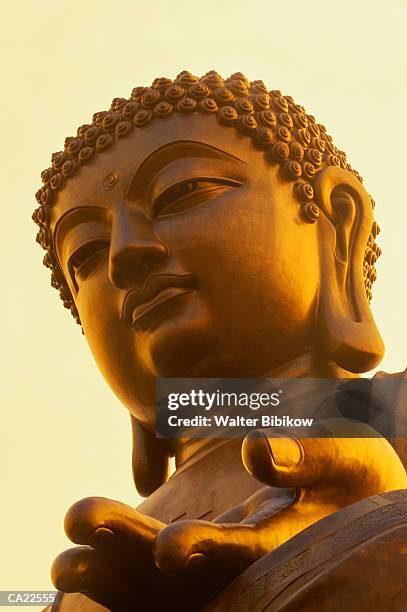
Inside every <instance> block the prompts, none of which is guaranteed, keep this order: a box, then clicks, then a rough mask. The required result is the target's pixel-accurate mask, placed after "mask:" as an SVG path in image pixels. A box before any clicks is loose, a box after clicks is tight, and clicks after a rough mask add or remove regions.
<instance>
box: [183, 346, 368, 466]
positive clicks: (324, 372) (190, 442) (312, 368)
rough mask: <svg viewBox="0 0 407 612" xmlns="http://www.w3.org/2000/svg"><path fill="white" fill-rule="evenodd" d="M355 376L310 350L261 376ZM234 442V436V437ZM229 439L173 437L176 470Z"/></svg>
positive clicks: (229, 440)
mask: <svg viewBox="0 0 407 612" xmlns="http://www.w3.org/2000/svg"><path fill="white" fill-rule="evenodd" d="M305 377H306V378H317V379H318V378H336V379H343V378H355V377H357V374H353V373H352V372H348V371H347V370H343V369H342V368H340V367H339V366H337V365H336V364H334V363H322V362H321V361H318V362H316V360H315V357H314V355H313V353H312V352H309V353H305V354H303V355H301V356H300V357H296V358H295V359H293V360H291V361H289V362H288V363H285V364H283V365H281V366H279V367H278V368H274V369H273V370H270V371H268V372H266V373H265V374H264V375H263V376H262V377H261V378H284V379H293V380H295V379H298V378H305ZM234 441H235V443H236V438H235V439H234ZM231 442H232V440H231V439H225V438H220V437H219V438H216V437H210V438H199V439H198V438H197V439H194V438H193V439H185V438H182V439H174V440H173V444H172V448H173V454H174V456H175V464H176V468H177V470H178V469H179V468H180V467H181V466H185V464H186V463H189V462H190V461H191V460H194V461H195V460H196V459H198V458H202V457H204V456H205V455H207V454H208V453H210V452H211V451H213V450H214V449H216V448H218V447H219V446H222V445H224V444H227V443H231Z"/></svg>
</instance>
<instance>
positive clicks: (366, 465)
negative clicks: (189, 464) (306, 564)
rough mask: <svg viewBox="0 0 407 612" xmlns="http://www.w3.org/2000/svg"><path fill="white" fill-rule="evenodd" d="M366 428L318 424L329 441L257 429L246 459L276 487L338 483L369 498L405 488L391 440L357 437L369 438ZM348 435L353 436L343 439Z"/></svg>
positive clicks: (336, 422) (256, 474)
mask: <svg viewBox="0 0 407 612" xmlns="http://www.w3.org/2000/svg"><path fill="white" fill-rule="evenodd" d="M367 430H369V431H370V428H369V427H368V426H366V425H365V424H363V423H354V422H350V421H347V422H345V419H337V420H336V419H335V420H334V419H332V420H330V421H325V422H324V424H323V425H320V426H318V432H317V433H318V434H319V436H321V434H325V437H322V436H321V437H318V438H317V437H316V438H310V437H306V438H305V437H304V438H302V439H301V440H299V439H297V438H295V437H294V436H292V435H291V434H287V437H283V436H281V435H279V436H278V435H276V434H274V432H270V431H268V432H264V431H255V432H251V433H250V434H249V435H248V436H247V437H246V438H245V440H244V442H243V445H242V459H243V463H244V465H245V467H246V469H247V470H248V471H249V472H250V474H252V475H253V476H254V477H255V478H257V479H258V480H261V481H262V482H264V483H266V484H268V485H271V486H278V487H286V486H288V487H310V486H316V485H321V486H326V485H333V484H335V483H336V484H338V483H339V484H340V486H341V487H343V485H348V486H351V487H352V488H355V487H357V488H358V491H359V493H363V494H364V496H366V497H367V496H369V495H373V494H375V493H378V492H385V491H390V490H393V489H398V488H403V487H405V486H406V482H407V480H406V474H405V470H404V468H403V466H402V464H401V461H400V459H399V458H398V456H397V454H396V452H395V451H394V449H393V448H392V446H391V445H390V444H389V443H388V442H387V440H386V439H384V438H382V437H378V436H377V434H375V435H376V437H370V438H369V437H360V438H358V437H355V434H356V435H363V436H367V435H368V431H367ZM345 433H346V434H347V435H350V434H353V437H342V436H343V435H344V434H345ZM373 434H374V432H372V434H371V435H373ZM335 436H338V437H335ZM339 436H341V437H339Z"/></svg>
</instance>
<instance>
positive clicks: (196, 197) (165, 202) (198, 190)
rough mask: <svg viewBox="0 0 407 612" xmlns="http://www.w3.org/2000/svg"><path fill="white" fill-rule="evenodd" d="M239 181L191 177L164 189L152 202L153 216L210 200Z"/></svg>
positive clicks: (179, 210)
mask: <svg viewBox="0 0 407 612" xmlns="http://www.w3.org/2000/svg"><path fill="white" fill-rule="evenodd" d="M239 185H240V183H239V182H238V181H234V180H231V179H215V178H213V179H191V180H189V181H182V182H180V183H177V184H176V185H173V186H172V187H169V188H168V189H166V190H165V191H164V192H163V193H162V194H161V195H160V196H159V197H158V198H157V199H156V201H155V202H154V209H153V214H154V216H155V217H159V216H165V215H171V214H175V213H177V212H181V211H183V210H186V209H187V208H192V207H193V206H196V205H198V204H200V203H201V202H206V201H208V200H211V199H212V198H213V197H215V196H217V195H219V194H220V193H221V192H223V191H225V190H226V189H229V188H230V187H237V186H239Z"/></svg>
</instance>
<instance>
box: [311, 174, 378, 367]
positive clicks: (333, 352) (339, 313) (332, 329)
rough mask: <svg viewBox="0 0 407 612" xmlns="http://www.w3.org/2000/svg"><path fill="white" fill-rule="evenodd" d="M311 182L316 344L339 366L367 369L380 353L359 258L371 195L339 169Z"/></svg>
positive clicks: (368, 223)
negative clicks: (317, 270)
mask: <svg viewBox="0 0 407 612" xmlns="http://www.w3.org/2000/svg"><path fill="white" fill-rule="evenodd" d="M313 186H314V191H315V201H316V203H317V205H318V206H319V208H320V209H321V212H322V213H323V214H321V217H320V219H319V221H318V231H319V234H320V240H319V244H320V262H321V285H320V293H319V302H318V313H317V325H318V344H319V347H320V349H322V351H323V353H324V354H325V356H326V357H327V358H328V359H329V360H331V361H333V362H335V363H336V364H337V365H339V366H340V367H342V368H344V369H346V370H348V371H350V372H358V373H361V372H367V371H368V370H371V369H372V368H374V367H375V366H376V365H378V363H380V361H381V359H382V357H383V354H384V345H383V341H382V339H381V337H380V334H379V331H378V329H377V327H376V324H375V322H374V320H373V316H372V313H371V310H370V306H369V302H368V300H367V296H366V292H365V286H364V279H363V259H364V254H365V249H366V244H367V241H368V237H369V234H370V231H371V228H372V224H373V214H372V208H371V203H370V199H369V196H368V194H367V192H366V190H365V189H364V187H363V185H362V184H361V183H360V182H359V181H358V180H357V179H356V178H355V177H354V176H353V175H352V174H351V173H350V172H347V171H346V170H343V169H342V168H338V167H333V166H330V167H328V168H325V169H324V170H322V171H321V172H320V173H318V175H317V177H316V178H315V181H314V183H313Z"/></svg>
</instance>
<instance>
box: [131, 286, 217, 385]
mask: <svg viewBox="0 0 407 612" xmlns="http://www.w3.org/2000/svg"><path fill="white" fill-rule="evenodd" d="M160 310H161V312H160ZM154 311H155V312H154V313H151V316H149V317H148V320H147V318H145V320H143V321H142V322H141V325H142V327H143V328H141V325H140V326H138V325H135V326H134V327H135V334H136V339H137V340H136V343H137V352H138V353H139V355H140V357H141V360H142V362H143V364H144V366H145V368H146V370H147V371H149V372H150V373H151V374H153V375H154V376H158V377H162V378H171V377H177V376H179V377H183V376H197V377H199V376H201V377H204V376H209V375H210V374H208V373H207V372H206V366H207V364H208V354H209V353H213V344H214V341H213V340H212V334H210V333H208V327H209V325H208V313H207V311H206V309H205V308H204V306H203V304H202V302H201V301H200V300H199V298H198V295H197V294H196V293H195V292H194V293H187V294H185V295H180V296H179V297H177V298H176V299H174V300H168V302H167V303H166V304H164V305H163V307H162V308H161V309H160V308H155V309H154ZM149 314H150V313H149Z"/></svg>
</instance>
